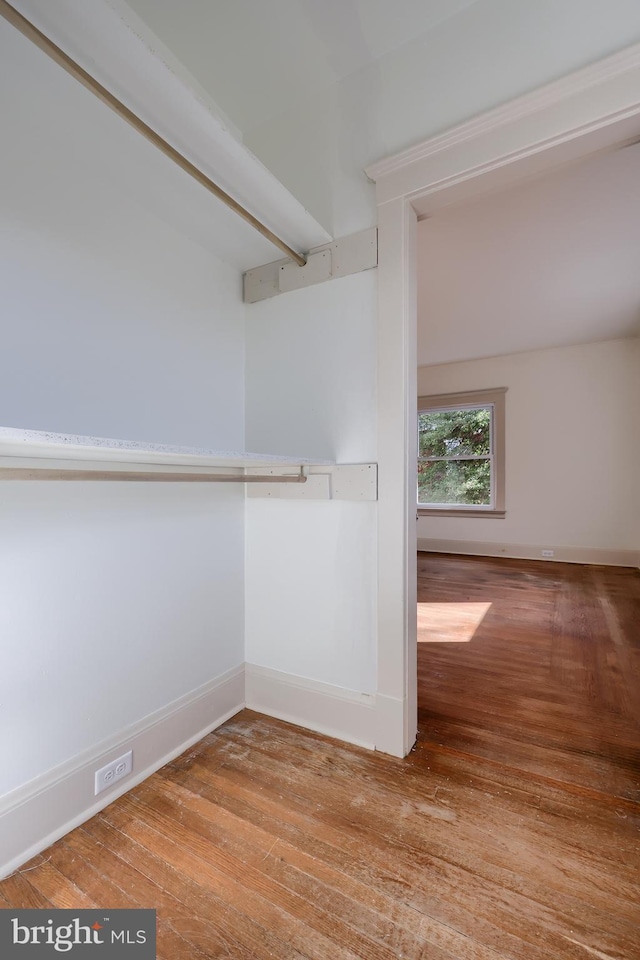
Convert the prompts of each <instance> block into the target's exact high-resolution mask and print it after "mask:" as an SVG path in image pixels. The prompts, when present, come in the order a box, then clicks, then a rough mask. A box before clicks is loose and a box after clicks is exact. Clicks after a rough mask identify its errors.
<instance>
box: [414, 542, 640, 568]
mask: <svg viewBox="0 0 640 960" xmlns="http://www.w3.org/2000/svg"><path fill="white" fill-rule="evenodd" d="M418 550H422V551H425V552H427V553H459V554H468V555H469V556H476V557H512V558H513V559H517V560H551V561H554V560H555V561H556V562H561V563H598V564H605V565H606V566H614V567H640V550H604V549H601V548H599V547H563V546H557V545H556V544H553V543H548V544H542V545H541V546H539V545H537V544H531V543H493V542H492V541H490V540H435V539H432V538H431V537H428V538H424V537H422V538H421V537H419V538H418ZM543 550H553V557H543V556H542V551H543Z"/></svg>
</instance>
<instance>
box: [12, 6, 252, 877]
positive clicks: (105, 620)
mask: <svg viewBox="0 0 640 960" xmlns="http://www.w3.org/2000/svg"><path fill="white" fill-rule="evenodd" d="M10 30H11V28H9V27H8V26H7V25H6V24H4V26H3V27H2V29H1V30H0V44H1V49H2V52H3V54H6V56H4V55H3V56H2V57H1V58H0V78H1V80H2V82H1V83H0V125H1V128H2V151H1V153H0V169H1V171H2V176H0V289H1V290H2V312H1V315H0V331H1V339H0V344H1V349H0V424H1V425H3V426H9V427H20V428H31V429H37V430H52V431H61V432H64V433H78V434H91V435H102V436H111V437H115V438H124V439H138V440H147V441H159V442H163V441H164V442H168V443H177V444H186V445H197V446H206V447H212V448H217V449H232V450H233V449H238V450H241V449H243V447H244V329H243V323H244V307H243V304H242V300H241V277H240V274H239V271H237V270H235V269H233V268H231V267H229V266H226V265H224V264H222V263H221V262H220V261H218V260H216V259H215V258H214V257H213V256H212V255H211V254H210V253H209V252H208V251H207V250H206V249H204V247H202V246H200V245H199V244H197V243H195V242H194V241H193V240H192V239H189V238H187V237H186V236H184V235H183V234H182V233H180V232H179V231H178V230H177V229H176V227H175V224H173V223H171V217H168V218H165V216H164V214H163V212H162V207H161V206H159V207H157V208H156V211H155V212H154V209H153V208H152V207H149V206H147V205H146V203H145V202H138V198H137V197H136V196H135V187H134V188H133V195H132V193H131V190H132V184H136V183H137V181H138V180H139V179H140V178H141V177H143V176H144V174H145V171H147V172H148V175H149V176H150V177H151V178H155V177H157V176H158V175H160V176H162V174H161V171H162V169H164V168H163V167H162V163H161V164H160V166H153V161H151V166H149V167H148V168H147V167H146V166H145V164H146V158H147V157H148V154H147V152H146V151H147V149H149V150H150V149H151V148H147V147H146V146H143V148H140V145H139V143H138V140H139V138H137V135H136V134H135V133H134V132H133V131H130V130H129V129H128V128H127V127H126V125H125V124H122V123H121V122H120V121H118V120H117V118H115V117H113V116H112V115H111V114H110V113H108V111H107V112H105V111H104V108H103V107H102V106H101V105H100V104H99V103H98V102H97V101H95V100H93V99H92V98H90V97H89V99H88V100H86V99H85V98H86V97H88V95H87V94H86V93H84V92H83V91H82V88H81V87H80V86H79V85H78V84H76V83H75V82H74V81H73V80H71V79H70V78H69V77H66V75H65V74H64V73H62V71H60V70H59V68H57V67H56V66H55V65H53V64H49V63H48V61H46V59H45V58H42V55H41V54H40V53H39V52H38V51H37V50H35V48H32V47H30V46H29V45H28V44H27V43H26V41H24V40H21V38H20V37H19V36H18V35H17V34H15V37H14V35H13V33H7V31H10ZM16 38H17V39H16ZM34 58H35V59H34ZM38 58H42V62H41V60H40V59H38ZM43 63H45V64H47V67H46V68H44V67H43V65H42V64H43ZM42 70H44V74H43V73H42ZM43 79H44V80H46V82H43ZM163 162H164V161H163ZM166 176H167V177H169V181H168V182H169V183H170V182H171V181H170V177H171V174H168V173H167V174H166ZM157 182H158V181H156V183H157ZM160 182H161V181H160ZM166 185H167V181H165V186H166ZM146 199H149V197H148V196H147V197H146ZM158 210H159V211H160V212H159V213H158V212H157V211H158ZM243 516H244V498H243V493H242V490H239V489H236V488H233V487H231V486H229V485H225V486H224V487H219V488H213V487H211V488H209V487H207V488H204V487H196V486H194V485H186V486H185V485H181V486H178V485H172V486H170V485H155V486H147V485H138V484H137V485H131V486H130V485H126V484H106V483H105V484H95V485H94V484H91V485H84V484H66V483H64V484H62V483H33V484H29V483H14V482H11V483H2V484H1V485H0V530H1V535H0V636H1V637H2V666H1V669H0V710H1V722H0V758H1V761H2V762H1V763H0V798H1V797H2V796H4V795H5V794H6V793H7V792H8V791H11V790H13V789H14V788H17V787H20V786H21V785H24V784H25V783H26V782H27V781H30V780H32V779H33V778H37V777H39V776H40V775H42V774H45V773H46V772H47V771H50V770H51V769H52V768H54V767H56V766H57V765H59V764H62V763H68V762H70V761H72V760H73V758H74V757H75V756H76V755H77V754H79V753H80V752H82V751H87V750H89V751H90V750H91V748H92V747H93V746H95V745H96V744H99V743H100V742H103V741H105V740H109V741H111V742H116V741H117V736H118V733H119V732H120V731H122V730H124V728H126V727H127V726H129V725H131V724H134V723H137V722H140V721H143V720H144V718H145V717H147V716H148V715H149V714H150V713H153V712H154V711H157V710H160V709H163V708H166V707H167V706H168V705H169V704H171V703H172V702H173V701H176V700H178V699H179V698H182V697H185V696H187V695H189V694H190V693H191V692H192V691H195V690H197V689H198V688H200V687H201V686H202V685H204V684H207V683H208V682H211V681H213V680H214V679H215V678H217V677H219V676H220V675H221V674H223V673H225V671H228V670H229V669H231V668H233V667H236V666H238V665H240V664H242V662H243V661H244V649H243V636H244V596H243V563H244V529H243V526H244V524H243ZM214 720H215V717H212V722H213V721H214ZM153 759H157V758H153V757H151V758H150V759H149V763H151V762H152V761H153ZM134 763H135V751H134ZM86 789H87V791H88V792H87V795H86V796H85V795H83V796H82V797H81V798H80V800H79V803H80V804H82V803H84V804H85V805H86V804H87V803H88V802H89V799H91V800H93V792H92V788H91V786H90V783H89V780H87V788H86ZM1 808H2V802H1V800H0V809H1ZM76 812H77V807H74V808H73V810H69V811H66V810H65V811H63V812H62V813H61V814H60V816H61V817H63V818H64V817H67V816H69V817H70V816H71V815H72V814H73V815H75V813H76ZM32 826H33V831H34V836H35V837H36V838H37V835H38V833H37V832H38V824H33V825H32ZM4 829H5V825H4V824H2V830H4ZM0 841H2V831H1V830H0ZM27 842H31V838H26V840H25V843H27ZM0 846H2V843H1V842H0ZM2 859H3V858H2V857H0V860H2ZM0 869H1V864H0Z"/></svg>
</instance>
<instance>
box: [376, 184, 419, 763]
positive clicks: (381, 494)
mask: <svg viewBox="0 0 640 960" xmlns="http://www.w3.org/2000/svg"><path fill="white" fill-rule="evenodd" d="M416 227H417V220H416V215H415V211H414V210H413V209H412V207H411V205H410V204H409V203H407V202H405V201H404V200H397V201H394V202H393V203H387V204H385V205H384V206H383V207H381V208H380V209H379V222H378V256H379V262H378V403H377V411H378V464H379V474H378V500H379V503H378V589H377V597H378V606H377V613H378V687H377V692H378V694H379V696H380V697H381V698H382V699H381V703H382V702H383V701H384V702H389V703H392V704H400V705H401V710H400V711H399V712H398V711H396V710H392V711H390V713H389V715H388V717H387V719H386V721H385V722H384V723H383V726H382V728H379V729H378V730H377V732H376V736H377V738H378V741H379V742H381V741H382V738H384V743H385V744H386V746H385V747H384V750H385V752H386V753H392V754H394V755H395V756H405V755H406V754H407V753H408V752H409V751H410V750H411V747H412V746H413V744H414V742H415V739H416V734H417V727H418V695H417V673H416V656H417V640H416V630H417V627H416V616H415V609H416V607H415V601H416V590H417V575H416V522H415V516H416V489H417V473H418V470H417V457H418V431H417V429H416V424H417V415H418V414H417V367H416V364H415V360H414V355H415V345H416V341H417V308H416V293H417V283H416V278H415V267H416V260H417V256H416Z"/></svg>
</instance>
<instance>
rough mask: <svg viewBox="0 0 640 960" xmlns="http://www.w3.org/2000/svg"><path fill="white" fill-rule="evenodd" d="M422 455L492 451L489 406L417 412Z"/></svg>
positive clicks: (484, 453) (433, 455)
mask: <svg viewBox="0 0 640 960" xmlns="http://www.w3.org/2000/svg"><path fill="white" fill-rule="evenodd" d="M418 450H419V455H420V456H421V457H465V456H467V457H468V456H487V455H488V454H489V453H491V407H482V408H480V409H478V410H439V411H434V412H432V413H419V414H418Z"/></svg>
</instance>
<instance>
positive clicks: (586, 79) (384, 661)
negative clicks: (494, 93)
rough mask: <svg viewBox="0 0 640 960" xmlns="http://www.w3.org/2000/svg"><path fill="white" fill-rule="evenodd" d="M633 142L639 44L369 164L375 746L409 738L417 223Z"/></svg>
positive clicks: (403, 749) (398, 750)
mask: <svg viewBox="0 0 640 960" xmlns="http://www.w3.org/2000/svg"><path fill="white" fill-rule="evenodd" d="M639 137H640V44H634V45H633V46H631V47H628V48H626V49H624V50H622V51H620V52H619V53H616V54H614V55H613V56H610V57H607V58H605V59H604V60H600V61H598V62H597V63H595V64H593V65H591V66H589V67H586V68H584V69H582V70H579V71H577V72H575V73H572V74H570V75H569V76H567V77H564V78H563V79H561V80H558V81H556V82H554V83H551V84H548V85H547V86H545V87H541V88H539V89H538V90H535V91H533V92H532V93H529V94H526V95H525V96H523V97H519V98H518V99H516V100H512V101H511V102H509V103H507V104H504V105H503V106H500V107H497V108H496V109H494V110H491V111H489V112H488V113H484V114H482V115H480V116H478V117H475V118H473V119H472V120H470V121H468V122H467V123H464V124H461V125H460V126H457V127H454V128H453V129H451V130H447V131H446V132H444V133H442V134H439V135H438V136H435V137H432V138H430V139H429V140H426V141H425V142H423V143H420V144H417V145H416V146H414V147H412V148H410V149H409V150H405V151H403V152H402V153H399V154H396V155H394V156H392V157H388V158H387V159H384V160H381V161H380V162H378V163H375V164H373V165H372V166H370V167H368V168H367V170H366V173H367V175H368V176H369V177H370V178H371V179H372V180H374V181H375V184H376V203H377V209H378V406H377V409H378V463H379V503H378V590H377V596H378V601H377V603H378V687H377V690H378V692H377V698H376V717H377V721H376V724H377V730H376V745H377V748H378V749H380V750H383V751H384V752H386V753H391V754H393V755H395V756H405V755H406V754H407V753H409V751H410V750H411V748H412V746H413V744H414V742H415V738H416V731H417V629H416V552H417V545H416V470H417V451H416V444H417V430H416V417H417V387H416V375H417V309H416V286H417V284H416V225H417V221H418V219H419V218H425V217H428V216H430V215H432V214H433V213H435V212H436V211H437V210H439V209H442V208H443V207H445V206H449V205H450V204H454V203H456V204H457V203H461V202H463V201H465V200H468V199H471V198H476V197H479V196H482V195H484V194H487V193H490V192H492V191H494V190H499V189H502V188H504V187H506V186H509V185H510V184H515V183H518V182H519V181H522V180H525V179H529V178H531V177H534V176H538V175H540V174H542V173H544V172H545V171H546V170H550V169H552V168H553V167H557V166H559V165H560V164H564V163H569V162H571V161H574V160H578V159H580V158H581V157H585V156H588V155H590V154H593V153H596V152H598V151H603V150H606V149H611V148H613V147H614V146H616V145H621V144H624V143H625V142H633V141H635V140H637V139H638V138H639Z"/></svg>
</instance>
